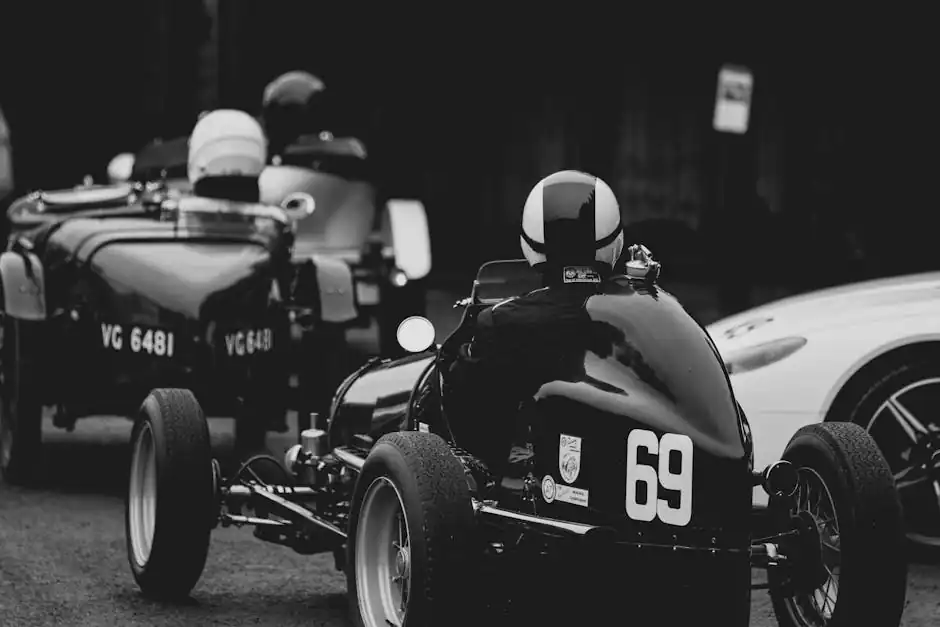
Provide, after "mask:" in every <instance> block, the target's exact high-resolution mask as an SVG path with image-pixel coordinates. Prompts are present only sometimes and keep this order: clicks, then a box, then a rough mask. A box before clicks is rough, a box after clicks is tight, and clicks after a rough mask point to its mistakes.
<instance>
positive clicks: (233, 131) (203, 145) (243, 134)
mask: <svg viewBox="0 0 940 627" xmlns="http://www.w3.org/2000/svg"><path fill="white" fill-rule="evenodd" d="M266 163H267V140H266V138H265V134H264V131H263V130H262V129H261V125H260V124H258V122H257V120H255V119H254V118H253V117H251V116H250V115H248V114H247V113H245V112H244V111H239V110H237V109H217V110H215V111H212V112H210V113H207V114H205V115H203V116H201V117H200V118H199V121H198V122H196V126H195V127H194V128H193V132H192V134H190V136H189V156H188V159H187V174H188V177H189V182H190V184H192V186H193V192H194V193H195V195H196V196H205V197H209V198H220V199H223V200H231V201H235V202H253V203H256V202H258V199H259V197H260V190H259V185H258V179H259V177H260V176H261V171H262V170H264V167H265V164H266Z"/></svg>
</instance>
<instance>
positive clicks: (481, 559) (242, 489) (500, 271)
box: [125, 249, 906, 627]
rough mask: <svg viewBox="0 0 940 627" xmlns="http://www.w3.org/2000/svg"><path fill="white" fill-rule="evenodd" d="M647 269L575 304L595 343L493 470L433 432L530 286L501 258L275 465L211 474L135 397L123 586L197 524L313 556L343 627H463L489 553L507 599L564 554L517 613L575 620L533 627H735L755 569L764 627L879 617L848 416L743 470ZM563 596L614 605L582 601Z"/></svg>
mask: <svg viewBox="0 0 940 627" xmlns="http://www.w3.org/2000/svg"><path fill="white" fill-rule="evenodd" d="M636 250H642V249H634V252H636ZM653 263H654V262H652V261H651V260H650V259H648V258H647V259H646V260H645V261H643V260H636V259H633V260H631V261H630V262H629V263H628V265H627V270H628V272H629V273H630V275H631V276H624V277H621V278H618V279H615V280H613V281H611V282H610V283H609V284H608V285H606V287H605V288H604V291H603V292H602V293H600V294H597V295H595V296H592V297H591V298H589V299H588V300H587V301H586V303H585V309H586V313H587V315H589V316H590V318H591V319H592V320H593V321H594V322H595V323H596V325H597V326H596V328H597V342H596V344H595V346H594V348H592V349H591V351H588V352H586V353H585V354H584V355H583V360H584V373H583V376H581V377H580V378H578V379H577V380H563V381H552V382H549V383H546V384H545V385H544V386H543V387H542V388H541V389H540V390H539V392H538V393H537V394H536V395H535V396H534V398H533V399H532V403H531V404H530V405H529V406H528V408H527V410H525V411H520V414H519V416H518V419H519V424H518V425H517V426H518V427H520V428H519V439H518V446H517V447H516V449H515V450H514V455H513V462H512V468H513V469H514V470H515V471H514V472H506V473H505V474H504V475H503V476H502V477H497V476H494V475H493V473H492V472H491V470H490V469H489V468H488V467H487V466H486V465H485V464H484V463H483V462H482V461H481V460H479V459H478V458H476V457H475V456H474V455H473V454H471V453H469V452H468V451H466V450H464V449H462V448H460V445H461V443H460V441H459V439H455V438H454V436H453V432H454V430H453V426H454V424H455V423H454V422H453V421H454V420H457V417H456V416H455V415H454V414H453V413H450V412H448V411H447V409H446V408H447V407H448V405H447V396H448V394H450V393H453V390H452V389H451V388H450V385H451V382H449V381H448V377H447V375H446V374H445V373H447V372H448V370H447V369H446V368H444V367H442V362H444V363H446V360H447V359H448V355H451V354H453V353H452V351H453V350H454V349H455V344H459V343H461V342H462V341H463V340H464V339H465V338H466V337H467V335H468V334H472V331H473V326H474V321H475V319H476V316H477V314H478V312H479V311H480V310H481V308H483V307H486V306H489V305H492V304H494V303H496V302H499V301H500V300H502V299H503V298H505V297H508V296H511V295H514V294H520V293H524V292H525V291H527V290H528V289H530V288H532V287H534V286H537V285H538V283H537V281H535V280H534V279H535V277H534V276H532V274H531V270H529V268H528V265H527V264H526V262H525V261H523V260H518V261H504V262H491V263H488V264H485V265H484V266H482V267H481V268H480V271H479V273H478V277H477V280H476V282H475V284H474V289H473V292H472V294H471V296H470V297H469V298H468V299H466V300H464V301H461V304H462V305H463V306H465V307H466V309H465V312H464V316H463V320H462V322H461V324H460V325H459V326H458V328H457V329H456V330H455V331H454V332H453V333H452V334H451V335H450V336H449V338H448V339H447V340H446V341H445V342H444V343H443V345H441V346H436V345H434V344H433V342H434V340H435V331H434V329H433V326H432V325H431V324H430V322H429V321H427V320H426V319H424V318H421V317H412V318H409V319H408V320H406V321H404V322H403V323H402V324H401V325H400V327H399V339H400V341H401V343H402V345H403V347H405V348H406V349H407V350H409V351H411V352H413V353H414V354H413V355H411V356H408V357H405V358H403V359H400V360H387V359H386V360H379V359H376V360H374V361H372V362H370V363H367V364H366V365H365V366H363V367H362V369H361V370H359V371H358V372H355V373H354V374H352V375H351V376H350V377H348V378H347V379H346V380H345V381H344V382H343V384H342V385H341V386H340V388H339V389H338V391H337V393H336V395H335V397H334V401H333V404H332V407H331V411H330V415H329V417H328V418H329V420H328V423H327V424H326V425H324V426H325V429H322V430H317V429H311V430H306V431H304V432H303V433H301V434H300V440H301V442H300V443H299V444H297V445H295V446H293V447H291V448H290V449H289V450H288V451H287V452H286V455H285V459H284V464H280V463H279V461H278V460H276V459H274V458H272V457H268V456H259V457H256V458H254V459H252V460H248V461H247V462H246V463H245V465H244V466H243V467H242V468H241V469H240V471H239V472H238V473H237V474H235V475H232V476H228V477H223V476H222V475H221V473H220V472H219V465H218V463H217V462H216V461H214V460H213V459H212V456H211V452H210V446H209V436H208V430H207V427H206V422H205V419H204V418H203V409H202V408H201V407H200V405H199V403H198V402H197V401H196V399H195V397H194V396H193V395H192V394H191V393H190V392H189V391H186V390H180V389H170V390H168V389H162V390H155V391H153V392H152V393H151V395H150V396H149V397H148V398H147V400H146V401H145V402H144V404H143V406H142V407H141V410H140V415H139V418H138V422H137V424H136V425H135V427H134V430H133V434H132V436H131V443H132V451H133V452H132V462H131V472H130V481H129V490H128V496H127V501H126V509H125V514H126V531H127V547H128V557H129V561H130V566H131V569H132V572H133V576H134V578H135V580H136V582H137V584H138V585H139V586H140V588H141V589H142V591H143V592H144V593H145V594H148V595H152V596H155V597H164V598H166V597H175V596H186V595H188V594H189V593H190V591H191V590H192V588H193V587H194V586H195V584H196V583H197V581H198V580H199V578H200V576H201V573H202V571H203V567H204V564H205V560H206V554H207V551H208V547H209V542H210V533H211V530H212V528H213V527H215V526H217V525H220V524H221V525H222V526H229V525H244V524H248V525H254V526H256V529H255V535H256V536H257V537H259V538H261V539H263V540H267V541H270V542H275V543H280V544H283V545H286V546H288V547H291V548H293V549H294V550H296V551H298V552H301V553H307V554H311V553H318V552H332V553H333V555H334V557H335V560H336V566H337V568H339V569H344V570H345V572H346V579H347V585H348V591H349V593H348V597H349V600H350V611H351V614H352V617H353V620H354V623H355V624H357V625H362V626H364V627H377V626H384V625H408V626H410V627H415V626H419V625H420V626H425V625H428V626H430V625H434V626H441V625H463V624H479V623H476V622H472V621H470V620H469V617H471V616H475V615H476V614H475V613H476V612H479V611H484V612H485V611H489V610H490V609H491V608H492V607H500V606H499V605H498V604H497V605H495V606H494V605H492V604H490V603H489V602H487V601H486V600H485V595H484V591H485V590H487V585H488V582H489V581H490V580H491V578H492V577H493V576H495V575H494V573H499V572H502V571H503V570H504V569H503V568H502V567H507V568H508V565H510V564H514V565H516V566H522V567H524V568H525V571H524V574H523V575H522V576H521V577H517V578H514V579H509V580H508V581H506V580H501V581H503V584H502V592H503V593H504V594H505V593H507V592H508V593H509V594H510V595H515V594H516V591H517V590H519V589H521V586H522V585H523V583H524V582H526V581H528V580H530V579H532V578H535V577H539V576H540V573H542V572H549V571H552V570H553V568H543V566H545V565H561V566H562V570H561V573H560V574H559V575H557V576H556V577H555V578H553V579H551V580H549V582H547V583H546V584H545V586H543V587H540V588H539V589H538V590H537V592H536V596H537V598H538V600H539V601H538V605H540V606H541V607H543V608H545V609H547V611H548V612H549V613H550V614H551V616H552V617H554V618H555V619H557V618H558V617H560V616H562V615H564V614H565V613H566V612H573V617H574V618H572V619H571V620H575V621H580V622H569V623H555V622H553V623H551V624H586V623H596V622H597V621H598V620H601V619H603V620H604V621H605V622H610V616H618V615H619V616H624V617H625V618H624V620H626V617H629V619H630V621H631V622H632V623H635V624H642V625H647V624H649V625H652V624H656V625H687V624H692V622H690V618H696V619H702V618H703V617H707V620H708V622H709V623H710V624H714V625H722V626H724V627H740V626H744V625H747V624H748V622H749V614H750V595H751V589H752V583H751V581H752V580H751V568H752V566H757V567H764V568H766V570H767V572H768V575H769V584H768V586H769V590H770V594H771V595H772V598H773V601H774V607H775V609H776V612H777V616H778V619H779V622H780V624H782V625H788V626H790V625H806V626H809V625H819V624H831V625H860V624H865V625H881V626H886V625H892V626H896V625H898V624H899V621H900V616H901V611H902V608H903V606H904V599H905V594H906V562H905V559H904V556H903V554H902V552H901V551H900V550H899V548H900V547H901V546H902V545H903V543H904V535H903V531H902V521H901V509H900V503H899V500H898V495H897V492H896V490H895V485H894V481H893V478H892V476H891V472H890V469H889V468H888V466H887V464H886V462H885V460H884V458H883V457H882V456H881V454H880V453H879V452H878V449H877V447H876V446H875V444H874V442H873V441H872V440H871V438H870V437H869V436H868V434H867V433H865V431H864V430H863V429H861V428H860V427H858V426H857V425H852V424H846V423H838V424H836V423H831V424H830V423H826V424H821V425H810V426H807V427H805V428H804V429H802V430H800V431H799V432H798V433H797V434H796V435H795V436H794V437H793V438H792V439H791V441H790V443H789V444H788V445H787V447H786V450H785V451H784V454H783V459H782V460H779V461H777V462H775V463H774V464H771V465H770V466H768V467H767V468H765V469H762V470H760V471H758V472H755V471H754V469H753V455H752V448H751V446H752V443H751V438H750V431H749V428H748V423H747V420H746V418H745V416H744V414H743V413H742V412H741V411H740V408H739V406H737V405H736V402H735V399H734V395H733V392H732V389H731V386H730V383H729V380H728V377H727V374H726V372H725V369H724V367H723V364H722V362H721V360H720V359H719V357H718V353H717V351H716V349H715V346H714V344H713V343H712V342H711V340H710V338H709V336H708V334H707V333H706V332H705V331H704V329H702V327H701V326H699V325H698V324H697V323H696V322H695V321H694V319H693V318H692V317H691V316H689V315H688V314H687V313H686V311H685V310H684V309H683V308H682V306H681V305H680V304H679V303H678V302H677V301H676V299H675V298H673V297H672V296H671V295H669V294H668V293H666V292H664V291H662V290H661V289H659V288H658V286H657V285H656V284H655V281H654V278H655V273H653V274H652V275H651V274H650V272H649V271H650V268H651V267H652V264H653ZM644 275H645V276H644ZM605 342H606V343H605ZM595 351H596V352H595ZM578 358H580V357H578ZM461 419H469V420H472V417H469V418H468V417H463V418H461ZM754 485H761V486H763V488H764V489H765V490H767V491H768V493H769V494H770V495H771V497H770V502H771V507H770V510H769V512H770V515H767V516H761V517H756V516H755V515H754V514H753V513H752V509H751V505H752V504H751V490H752V487H753V486H754ZM492 565H495V569H492V570H491V569H490V566H492ZM840 584H841V585H840ZM584 586H588V587H590V586H597V587H598V589H600V590H603V591H604V592H605V594H604V595H603V596H602V597H601V598H606V599H608V600H609V601H610V602H613V603H614V604H615V607H614V608H613V610H611V611H613V612H614V613H613V614H606V615H602V614H600V613H599V612H598V613H594V610H595V609H596V607H595V606H592V605H589V604H587V603H584V602H582V600H581V598H580V597H579V593H578V592H577V591H579V590H584V589H585V588H584ZM696 600H697V601H696ZM527 618H528V619H529V620H530V621H531V620H533V617H532V615H528V616H527ZM695 623H696V624H698V621H695ZM532 624H536V623H532Z"/></svg>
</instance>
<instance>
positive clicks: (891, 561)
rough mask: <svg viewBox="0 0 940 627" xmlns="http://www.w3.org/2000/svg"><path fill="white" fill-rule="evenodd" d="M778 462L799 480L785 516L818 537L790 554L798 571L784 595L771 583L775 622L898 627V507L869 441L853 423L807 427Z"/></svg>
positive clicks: (901, 567)
mask: <svg viewBox="0 0 940 627" xmlns="http://www.w3.org/2000/svg"><path fill="white" fill-rule="evenodd" d="M783 459H785V460H787V461H789V462H791V463H792V464H794V466H795V467H796V468H797V472H798V476H799V487H798V489H797V493H796V495H795V497H794V499H795V501H796V503H795V505H794V506H793V507H792V508H791V509H790V511H789V512H788V513H789V514H791V515H793V514H799V515H800V516H802V517H803V518H804V520H806V521H807V522H812V523H813V525H814V526H815V529H816V531H815V533H816V534H818V537H816V536H811V537H812V538H813V540H814V541H813V542H811V543H806V544H803V545H802V548H803V549H804V550H803V551H801V552H800V553H799V554H796V555H790V556H788V557H789V558H791V562H793V561H796V563H795V564H793V566H794V567H795V572H799V573H800V575H799V576H798V577H797V578H795V579H794V581H793V586H794V587H793V589H792V590H788V591H787V592H784V591H783V590H782V589H781V588H780V587H779V584H780V580H779V579H778V578H775V577H772V578H771V588H770V595H771V600H772V602H773V607H774V613H775V614H776V616H777V621H778V623H779V624H780V625H781V627H816V626H817V625H826V626H827V627H854V626H856V625H871V626H872V627H888V626H892V627H893V626H896V625H898V624H899V623H900V620H901V613H902V611H903V610H904V599H905V595H906V593H907V561H906V559H905V556H904V551H903V547H904V542H905V539H904V531H903V520H902V511H901V502H900V499H899V497H898V492H897V489H896V487H895V484H894V479H893V477H892V475H891V470H890V468H889V467H888V464H887V462H886V461H885V459H884V456H882V454H881V452H880V451H879V450H878V446H877V445H876V444H875V442H874V440H873V439H872V438H871V436H869V435H868V434H867V433H866V432H865V430H864V429H862V428H861V427H859V426H858V425H855V424H851V423H845V422H828V423H821V424H813V425H808V426H806V427H803V428H801V429H800V430H799V431H797V432H796V434H795V435H794V436H793V437H792V438H791V439H790V443H789V444H788V445H787V448H786V450H785V451H784V454H783ZM775 507H779V505H777V506H775ZM781 513H784V514H786V513H787V512H781ZM790 546H791V547H792V546H796V545H790ZM786 552H787V551H786V550H785V551H784V553H785V554H786ZM798 556H799V557H802V560H800V559H799V558H798ZM807 556H814V557H813V558H810V557H807Z"/></svg>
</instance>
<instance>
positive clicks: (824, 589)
mask: <svg viewBox="0 0 940 627" xmlns="http://www.w3.org/2000/svg"><path fill="white" fill-rule="evenodd" d="M798 476H799V484H798V487H797V493H796V495H795V502H796V505H795V507H794V508H793V510H792V513H793V514H799V513H801V512H805V513H807V514H809V515H810V516H811V517H812V519H813V521H814V522H815V524H816V530H817V533H818V534H819V542H820V554H821V557H822V567H823V568H824V569H825V572H826V577H825V580H824V581H823V583H822V585H820V586H818V587H817V588H816V589H814V590H812V591H811V592H809V593H805V594H797V595H795V596H793V597H791V598H790V599H789V604H790V606H791V612H792V615H793V616H794V617H796V618H798V620H799V622H800V624H802V625H804V626H806V627H826V626H827V625H829V624H830V621H831V620H832V616H833V612H834V611H835V608H836V601H837V600H838V596H839V577H840V574H841V570H842V544H841V539H840V532H839V518H838V515H837V514H836V507H835V501H834V500H833V498H832V494H831V493H830V492H829V488H828V487H827V486H826V483H825V482H824V481H823V479H822V477H820V476H819V474H818V473H817V472H816V471H815V470H813V469H811V468H800V469H799V471H798Z"/></svg>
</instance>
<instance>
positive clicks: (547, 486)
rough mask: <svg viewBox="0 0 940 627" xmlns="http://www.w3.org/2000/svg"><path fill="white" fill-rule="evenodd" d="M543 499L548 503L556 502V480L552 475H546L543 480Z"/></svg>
mask: <svg viewBox="0 0 940 627" xmlns="http://www.w3.org/2000/svg"><path fill="white" fill-rule="evenodd" d="M542 498H543V499H545V502H546V503H551V502H552V501H554V500H555V480H554V479H552V476H551V475H545V476H544V477H543V478H542Z"/></svg>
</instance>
